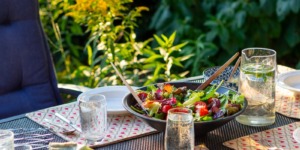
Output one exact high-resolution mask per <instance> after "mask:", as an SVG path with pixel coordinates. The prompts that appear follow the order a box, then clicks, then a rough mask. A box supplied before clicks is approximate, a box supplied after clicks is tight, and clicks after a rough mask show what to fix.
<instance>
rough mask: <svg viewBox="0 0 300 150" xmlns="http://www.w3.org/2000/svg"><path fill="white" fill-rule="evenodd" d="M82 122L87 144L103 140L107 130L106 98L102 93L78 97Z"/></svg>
mask: <svg viewBox="0 0 300 150" xmlns="http://www.w3.org/2000/svg"><path fill="white" fill-rule="evenodd" d="M78 106H79V116H80V124H81V129H82V134H83V136H84V138H85V139H86V144H88V145H93V144H94V143H95V142H97V141H101V140H102V139H103V138H104V136H105V132H106V128H107V127H106V125H107V111H106V98H105V96H104V95H102V94H86V95H83V96H81V97H80V98H79V99H78Z"/></svg>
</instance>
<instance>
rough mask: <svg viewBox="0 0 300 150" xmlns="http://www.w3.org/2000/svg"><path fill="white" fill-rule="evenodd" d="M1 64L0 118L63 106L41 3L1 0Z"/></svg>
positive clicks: (28, 0) (32, 0)
mask: <svg viewBox="0 0 300 150" xmlns="http://www.w3.org/2000/svg"><path fill="white" fill-rule="evenodd" d="M0 61H1V62H0V119H1V118H6V117H10V116H13V115H18V114H23V113H27V112H31V111H35V110H38V109H42V108H47V107H50V106H55V105H58V104H61V103H62V99H61V97H60V94H59V89H58V87H57V81H56V76H55V71H54V69H53V63H52V59H51V55H50V51H49V47H48V45H47V41H46V38H45V35H44V32H43V29H42V27H41V22H40V18H39V5H38V0H0ZM79 93H80V92H78V93H77V95H78V94H79Z"/></svg>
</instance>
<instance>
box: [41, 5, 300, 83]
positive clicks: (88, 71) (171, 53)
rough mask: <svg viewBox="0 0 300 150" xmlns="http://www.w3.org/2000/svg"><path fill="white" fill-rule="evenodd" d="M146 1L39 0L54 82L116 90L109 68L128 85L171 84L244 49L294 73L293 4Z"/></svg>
mask: <svg viewBox="0 0 300 150" xmlns="http://www.w3.org/2000/svg"><path fill="white" fill-rule="evenodd" d="M152 2H153V3H150V5H149V3H147V4H148V6H136V5H135V4H137V3H142V4H143V1H142V0H136V1H134V2H133V1H132V0H76V1H75V0H40V14H41V20H42V23H43V26H44V30H45V32H46V34H47V36H48V41H49V43H50V44H49V45H50V48H51V50H52V54H53V59H54V62H55V67H56V71H57V76H58V80H59V82H62V83H73V84H77V85H84V86H88V87H97V86H103V85H116V84H122V83H121V80H120V79H119V78H118V77H117V75H116V74H115V71H114V70H113V68H112V67H111V66H110V65H109V63H110V62H113V63H114V64H115V65H116V66H117V67H118V68H119V70H120V71H121V72H122V74H123V75H124V76H125V78H126V79H127V81H129V82H130V84H132V85H136V86H141V85H147V84H151V83H154V82H161V81H171V80H176V79H180V78H183V77H188V76H196V75H200V74H202V71H203V69H204V68H207V67H210V66H214V65H221V64H223V63H224V62H225V61H226V60H227V59H228V58H229V57H231V56H232V55H233V54H234V53H235V52H237V51H240V50H242V49H243V48H247V47H267V48H272V49H275V50H276V51H277V54H278V63H280V64H284V65H288V66H291V67H296V66H298V68H300V61H299V58H300V51H299V50H297V49H299V48H300V47H299V42H300V36H299V32H300V26H299V21H300V20H299V15H298V14H299V9H300V1H298V0H288V1H287V0H273V1H270V0H253V1H252V0H251V1H249V0H160V1H153V0H152ZM145 4H146V3H145ZM149 8H151V10H150V11H149ZM152 12H154V13H153V14H150V15H149V13H152ZM144 14H148V15H147V16H146V17H145V16H144ZM149 16H151V17H149ZM140 22H142V23H143V22H150V23H149V25H145V24H140ZM139 26H142V27H144V28H139ZM145 27H147V28H145ZM137 31H139V32H137ZM140 31H143V32H140ZM141 33H153V34H147V35H140V34H141ZM137 37H143V38H142V39H140V38H137ZM297 58H298V59H297Z"/></svg>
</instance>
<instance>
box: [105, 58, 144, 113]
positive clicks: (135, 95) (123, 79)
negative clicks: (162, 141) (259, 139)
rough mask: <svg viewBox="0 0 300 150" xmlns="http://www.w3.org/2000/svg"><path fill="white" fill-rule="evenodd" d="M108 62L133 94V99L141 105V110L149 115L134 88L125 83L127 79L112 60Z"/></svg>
mask: <svg viewBox="0 0 300 150" xmlns="http://www.w3.org/2000/svg"><path fill="white" fill-rule="evenodd" d="M110 64H111V65H112V66H113V68H114V69H115V71H116V73H117V74H118V76H119V77H120V78H121V79H122V81H123V83H124V84H125V85H126V87H127V88H128V90H129V91H130V93H131V94H132V95H133V97H134V98H135V100H136V101H137V102H138V103H139V105H140V106H141V108H142V109H143V111H144V112H146V114H147V115H149V113H148V111H147V110H146V108H145V107H144V105H143V102H142V100H141V99H140V98H139V97H138V96H137V94H136V93H135V92H134V90H133V89H132V87H131V86H130V85H129V84H128V83H127V81H126V80H125V78H124V77H123V76H122V74H121V73H120V72H119V70H118V69H117V68H116V66H115V65H114V64H113V63H112V62H111V63H110Z"/></svg>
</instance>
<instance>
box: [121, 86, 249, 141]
mask: <svg viewBox="0 0 300 150" xmlns="http://www.w3.org/2000/svg"><path fill="white" fill-rule="evenodd" d="M170 84H171V85H174V86H175V87H182V86H187V88H188V89H192V90H194V89H196V88H197V87H198V86H199V85H200V84H201V83H195V82H170ZM139 89H140V90H146V87H142V88H139ZM228 90H232V89H229V88H226V87H223V86H221V87H220V88H219V89H218V90H217V92H218V93H220V94H222V93H225V92H227V91H228ZM136 103H137V102H136V100H135V99H134V98H133V96H132V95H131V94H128V95H126V96H125V97H124V98H123V106H124V108H125V109H126V110H127V111H128V112H130V113H131V114H133V115H134V116H136V117H138V118H140V119H142V120H143V121H144V122H146V123H147V124H148V125H150V126H151V127H153V128H154V129H156V130H157V131H159V132H164V131H165V128H166V121H165V120H160V119H156V118H151V117H148V116H146V115H143V114H139V113H137V112H136V111H134V110H132V109H131V107H130V106H133V105H135V104H136ZM246 107H247V101H246V100H245V101H244V107H243V108H242V109H241V110H240V111H239V112H237V113H235V114H233V115H231V116H226V117H223V118H219V119H216V120H212V121H205V122H194V129H195V136H197V137H201V136H205V135H206V134H207V133H208V132H210V131H212V130H214V129H217V128H219V127H221V126H223V125H225V124H226V123H228V122H229V121H231V120H233V119H234V118H235V117H236V116H238V115H240V114H241V113H243V112H244V111H245V109H246Z"/></svg>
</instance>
